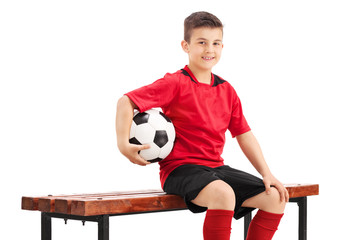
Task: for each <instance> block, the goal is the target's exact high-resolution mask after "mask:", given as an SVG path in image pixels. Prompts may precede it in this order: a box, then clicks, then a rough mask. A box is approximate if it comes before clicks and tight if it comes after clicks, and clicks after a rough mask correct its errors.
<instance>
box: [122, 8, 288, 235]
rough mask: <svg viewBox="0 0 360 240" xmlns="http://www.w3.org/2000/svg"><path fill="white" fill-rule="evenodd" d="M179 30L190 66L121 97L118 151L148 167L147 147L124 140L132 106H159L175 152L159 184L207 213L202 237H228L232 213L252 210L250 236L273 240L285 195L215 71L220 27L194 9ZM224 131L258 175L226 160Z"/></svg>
mask: <svg viewBox="0 0 360 240" xmlns="http://www.w3.org/2000/svg"><path fill="white" fill-rule="evenodd" d="M184 30H185V31H184V40H183V41H182V42H181V46H182V48H183V50H184V51H185V52H186V53H187V54H188V56H189V63H188V65H186V66H185V67H184V68H183V69H181V70H179V71H177V72H175V73H172V74H169V73H168V74H166V75H165V76H164V77H163V78H161V79H159V80H157V81H155V82H154V83H152V84H150V85H147V86H144V87H141V88H139V89H136V90H134V91H131V92H129V93H126V94H125V95H124V96H123V97H121V98H120V99H119V101H118V105H117V116H116V131H117V141H118V147H119V150H120V152H121V153H122V154H123V155H125V156H126V157H127V158H128V159H129V160H130V161H131V162H132V163H135V164H139V165H147V164H149V163H148V162H147V161H145V160H144V159H142V158H141V157H140V156H139V154H138V152H139V151H140V150H142V149H146V148H149V146H147V145H133V144H130V143H129V132H130V126H131V122H132V118H133V113H134V109H138V110H139V111H140V112H142V111H145V110H148V109H150V108H153V107H161V108H162V110H163V112H164V113H165V115H167V116H168V117H169V118H170V119H171V120H172V122H173V124H174V126H175V130H176V140H175V144H174V148H173V150H172V152H171V153H170V155H169V156H168V157H167V158H165V159H164V160H162V161H161V162H160V163H159V164H160V181H161V185H162V187H163V189H164V191H165V192H167V193H171V194H178V195H181V196H183V197H184V200H185V202H186V204H187V206H188V208H189V209H190V210H191V211H192V212H195V213H196V212H204V211H206V216H205V221H204V227H203V235H204V239H205V240H228V239H230V232H231V222H232V217H234V218H235V219H239V218H241V217H243V216H244V215H246V214H247V213H249V212H250V211H252V210H254V209H255V208H258V209H259V211H258V212H257V214H256V215H255V217H254V218H253V220H252V222H251V224H250V228H249V231H248V237H247V239H248V240H255V239H263V240H266V239H272V237H273V235H274V233H275V231H276V230H277V227H278V225H279V222H280V219H281V217H282V216H283V211H284V208H285V205H286V202H287V201H288V198H289V197H288V193H287V191H286V189H285V188H284V186H283V185H282V184H281V183H280V182H279V181H278V180H277V179H276V178H275V177H274V176H273V175H272V173H271V171H270V169H269V167H268V165H267V164H266V162H265V160H264V157H263V154H262V152H261V149H260V146H259V144H258V142H257V140H256V138H255V137H254V135H253V134H252V132H251V129H250V127H249V125H248V124H247V122H246V119H245V117H244V115H243V112H242V108H241V103H240V100H239V97H238V96H237V94H236V92H235V90H234V88H233V87H232V86H231V85H230V84H229V82H227V81H225V80H224V79H222V78H221V77H219V76H217V75H215V74H213V73H212V68H213V67H214V66H215V65H216V64H217V63H218V61H219V60H220V56H221V52H222V49H223V42H222V39H223V25H222V23H221V21H220V20H219V19H218V18H217V17H216V16H214V15H212V14H210V13H207V12H196V13H193V14H191V15H190V16H189V17H187V18H186V19H185V22H184ZM227 130H229V131H230V132H231V134H232V136H233V137H234V138H236V140H237V142H238V144H239V146H240V148H241V149H242V151H243V152H244V154H245V155H246V157H247V158H248V160H249V161H250V162H251V164H252V165H253V166H254V167H255V169H256V170H257V171H258V172H259V173H260V174H261V175H262V178H263V179H259V178H257V177H255V176H253V175H250V174H248V173H245V172H243V171H240V170H236V169H233V168H231V167H229V166H227V165H224V160H223V159H222V157H221V153H222V151H223V147H224V144H225V132H226V131H227Z"/></svg>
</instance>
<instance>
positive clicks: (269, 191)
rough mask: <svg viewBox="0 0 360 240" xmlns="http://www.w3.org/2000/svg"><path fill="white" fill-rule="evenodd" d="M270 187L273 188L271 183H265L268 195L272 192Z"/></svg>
mask: <svg viewBox="0 0 360 240" xmlns="http://www.w3.org/2000/svg"><path fill="white" fill-rule="evenodd" d="M270 188H271V186H270V184H265V191H266V194H267V195H270V193H271V190H270Z"/></svg>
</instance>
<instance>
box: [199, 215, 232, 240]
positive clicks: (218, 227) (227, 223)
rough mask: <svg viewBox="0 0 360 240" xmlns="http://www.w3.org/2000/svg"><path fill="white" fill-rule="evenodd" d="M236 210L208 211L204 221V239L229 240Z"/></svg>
mask: <svg viewBox="0 0 360 240" xmlns="http://www.w3.org/2000/svg"><path fill="white" fill-rule="evenodd" d="M233 215H234V211H230V210H213V209H209V210H207V212H206V217H205V221H204V232H203V233H204V240H229V239H230V234H231V222H232V217H233Z"/></svg>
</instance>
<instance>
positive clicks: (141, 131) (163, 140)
mask: <svg viewBox="0 0 360 240" xmlns="http://www.w3.org/2000/svg"><path fill="white" fill-rule="evenodd" d="M174 141H175V128H174V125H173V124H172V122H171V121H170V119H169V118H168V117H166V116H165V114H164V113H162V112H160V111H158V110H155V109H150V110H148V111H145V112H142V113H140V112H138V111H136V112H135V113H134V118H133V121H132V124H131V128H130V140H129V142H130V143H132V144H138V145H142V144H149V145H150V148H149V149H144V150H141V151H140V152H139V154H140V156H141V157H142V158H144V159H145V160H147V161H148V162H151V163H154V162H159V161H161V160H162V159H164V158H166V157H167V156H168V155H169V154H170V152H171V150H172V148H173V146H174Z"/></svg>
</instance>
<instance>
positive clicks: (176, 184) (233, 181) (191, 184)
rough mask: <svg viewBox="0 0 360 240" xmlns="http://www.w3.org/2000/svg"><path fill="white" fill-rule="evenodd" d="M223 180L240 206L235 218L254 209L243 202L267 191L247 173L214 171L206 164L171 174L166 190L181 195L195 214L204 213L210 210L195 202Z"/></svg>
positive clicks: (166, 182)
mask: <svg viewBox="0 0 360 240" xmlns="http://www.w3.org/2000/svg"><path fill="white" fill-rule="evenodd" d="M215 180H222V181H224V182H226V183H227V184H229V185H230V186H231V187H232V189H233V190H234V192H235V197H236V204H235V209H234V211H235V213H234V218H235V219H239V218H241V217H243V216H245V215H246V214H247V213H249V212H251V211H252V210H254V208H247V207H241V205H242V204H243V202H244V201H245V200H246V199H248V198H251V197H253V196H256V195H258V194H259V193H262V192H264V191H265V185H264V183H263V181H262V180H261V179H260V178H258V177H255V176H253V175H251V174H248V173H246V172H243V171H240V170H237V169H234V168H231V167H229V166H227V165H224V166H221V167H217V168H210V167H206V166H202V165H192V164H188V165H182V166H180V167H178V168H176V169H175V170H174V171H172V172H171V173H170V175H169V176H168V178H167V179H166V181H165V184H164V191H165V192H167V193H169V194H176V195H180V196H182V197H183V198H184V200H185V202H186V204H187V206H188V208H189V210H190V211H192V212H193V213H199V212H204V211H206V210H207V208H206V207H201V206H198V205H196V204H194V203H192V202H191V200H193V199H195V198H196V197H197V195H198V194H199V193H200V191H201V190H202V189H203V188H204V187H205V186H206V185H208V184H209V183H211V182H212V181H215Z"/></svg>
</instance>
